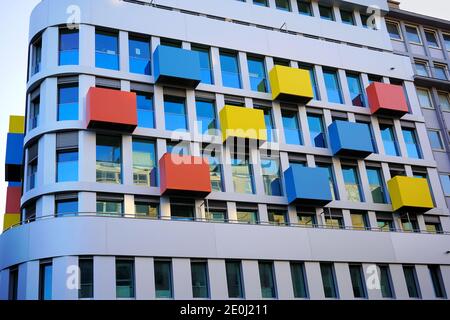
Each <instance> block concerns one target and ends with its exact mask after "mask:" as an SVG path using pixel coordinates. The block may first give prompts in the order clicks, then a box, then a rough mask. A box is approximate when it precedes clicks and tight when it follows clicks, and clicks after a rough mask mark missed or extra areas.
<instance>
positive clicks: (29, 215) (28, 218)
mask: <svg viewBox="0 0 450 320" xmlns="http://www.w3.org/2000/svg"><path fill="white" fill-rule="evenodd" d="M23 215H24V217H25V222H33V221H35V220H36V201H33V202H32V203H30V204H28V205H27V206H26V207H25V208H24V209H23Z"/></svg>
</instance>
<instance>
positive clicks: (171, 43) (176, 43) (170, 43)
mask: <svg viewBox="0 0 450 320" xmlns="http://www.w3.org/2000/svg"><path fill="white" fill-rule="evenodd" d="M159 44H160V45H161V46H165V47H172V48H179V49H181V48H182V47H183V42H182V41H180V40H174V39H167V38H161V39H160V41H159Z"/></svg>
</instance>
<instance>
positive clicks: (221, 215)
mask: <svg viewBox="0 0 450 320" xmlns="http://www.w3.org/2000/svg"><path fill="white" fill-rule="evenodd" d="M206 219H207V220H209V221H214V222H227V221H228V217H227V211H226V210H221V209H211V210H207V211H206Z"/></svg>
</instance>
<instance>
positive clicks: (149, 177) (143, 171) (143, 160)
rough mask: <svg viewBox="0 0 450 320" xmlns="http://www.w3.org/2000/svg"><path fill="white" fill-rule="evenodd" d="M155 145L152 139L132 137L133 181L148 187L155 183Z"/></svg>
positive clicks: (153, 185) (156, 169) (154, 185)
mask: <svg viewBox="0 0 450 320" xmlns="http://www.w3.org/2000/svg"><path fill="white" fill-rule="evenodd" d="M157 171H158V168H157V162H156V146H155V143H154V142H153V141H147V140H141V139H133V181H134V184H137V185H141V186H148V187H156V185H157V175H158V174H157Z"/></svg>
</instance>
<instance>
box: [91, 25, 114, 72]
mask: <svg viewBox="0 0 450 320" xmlns="http://www.w3.org/2000/svg"><path fill="white" fill-rule="evenodd" d="M95 66H96V67H97V68H103V69H110V70H119V39H118V36H117V34H114V33H107V32H100V31H97V32H96V33H95Z"/></svg>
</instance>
